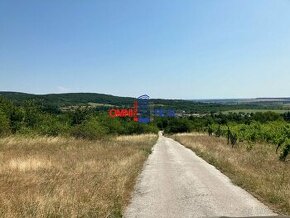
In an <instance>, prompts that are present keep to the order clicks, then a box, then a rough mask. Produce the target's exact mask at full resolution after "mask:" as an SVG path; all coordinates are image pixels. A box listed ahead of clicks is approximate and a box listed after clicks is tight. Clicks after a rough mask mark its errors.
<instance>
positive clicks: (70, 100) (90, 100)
mask: <svg viewBox="0 0 290 218" xmlns="http://www.w3.org/2000/svg"><path fill="white" fill-rule="evenodd" d="M0 96H4V97H5V98H7V99H9V100H11V101H13V102H14V103H15V104H18V105H21V104H23V103H24V102H25V101H27V100H35V101H36V102H40V103H41V104H43V105H46V106H49V107H54V108H59V109H60V108H67V107H73V106H82V105H90V106H94V107H98V108H99V109H100V110H106V109H107V108H109V107H131V106H132V104H133V101H134V98H131V97H119V96H113V95H106V94H98V93H65V94H45V95H36V94H27V93H21V92H0ZM151 103H153V104H154V106H155V107H158V108H160V107H164V108H172V109H175V110H178V111H184V112H185V113H186V112H187V113H208V112H218V111H228V110H237V109H284V107H285V105H281V102H280V103H279V104H277V103H275V102H274V101H273V102H266V103H265V102H263V103H262V102H259V103H256V102H253V103H249V102H248V101H247V103H244V101H242V100H240V101H237V102H235V104H227V103H225V102H224V101H205V100H172V99H151Z"/></svg>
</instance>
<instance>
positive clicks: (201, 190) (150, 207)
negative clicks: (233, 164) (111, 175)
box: [125, 134, 275, 218]
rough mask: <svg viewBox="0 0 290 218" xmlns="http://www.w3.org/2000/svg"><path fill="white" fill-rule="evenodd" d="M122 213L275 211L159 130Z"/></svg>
mask: <svg viewBox="0 0 290 218" xmlns="http://www.w3.org/2000/svg"><path fill="white" fill-rule="evenodd" d="M153 149H154V150H153V152H152V154H151V155H150V156H149V159H148V160H147V162H146V164H145V166H144V170H143V172H142V173H141V175H140V177H139V180H138V182H137V185H136V187H135V193H134V195H133V198H132V202H131V204H130V205H129V206H128V208H127V210H126V212H125V217H127V218H131V217H164V218H165V217H166V218H170V217H219V216H263V215H264V216H265V215H268V216H269V215H275V214H274V213H273V212H272V211H271V210H269V209H268V208H267V207H266V206H265V205H263V204H262V203H260V202H259V201H258V200H257V199H255V198H254V197H252V196H251V195H250V194H249V193H247V192H246V191H244V190H243V189H241V188H239V187H237V186H235V185H233V184H232V183H231V181H230V180H229V179H228V178H227V177H226V176H225V175H223V174H222V173H221V172H220V171H218V170H217V169H216V168H214V167H213V166H212V165H210V164H208V163H207V162H205V161H204V160H203V159H201V158H199V157H198V156H196V155H195V153H193V152H192V151H191V150H189V149H187V148H185V147H184V146H182V145H181V144H179V143H177V142H176V141H174V140H172V139H169V138H166V137H164V136H162V135H161V134H160V137H159V140H158V142H157V144H156V145H155V146H154V148H153Z"/></svg>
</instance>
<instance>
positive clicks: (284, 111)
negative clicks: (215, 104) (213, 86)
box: [223, 109, 290, 114]
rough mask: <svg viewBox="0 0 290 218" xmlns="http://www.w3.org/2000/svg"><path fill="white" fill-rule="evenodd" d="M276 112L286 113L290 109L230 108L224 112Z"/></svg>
mask: <svg viewBox="0 0 290 218" xmlns="http://www.w3.org/2000/svg"><path fill="white" fill-rule="evenodd" d="M269 111H271V112H275V113H279V114H284V113H287V112H290V110H279V109H272V110H271V109H237V110H228V111H224V112H223V113H224V114H229V113H257V112H262V113H264V112H269Z"/></svg>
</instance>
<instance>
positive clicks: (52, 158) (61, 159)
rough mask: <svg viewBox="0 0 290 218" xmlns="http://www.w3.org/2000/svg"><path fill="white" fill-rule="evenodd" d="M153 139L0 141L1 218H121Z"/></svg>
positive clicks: (14, 139) (29, 139)
mask: <svg viewBox="0 0 290 218" xmlns="http://www.w3.org/2000/svg"><path fill="white" fill-rule="evenodd" d="M156 139H157V136H155V135H140V136H122V137H115V138H112V139H109V140H106V141H86V140H75V139H68V138H47V137H35V138H24V137H8V138H2V139H0V217H121V214H122V211H123V209H124V207H125V205H126V204H127V203H128V201H129V197H130V192H131V191H132V189H133V187H134V183H135V179H136V177H137V175H138V174H139V172H140V170H141V168H142V166H143V162H144V161H145V160H146V158H147V156H148V154H149V153H150V150H151V147H152V146H153V144H154V143H155V141H156Z"/></svg>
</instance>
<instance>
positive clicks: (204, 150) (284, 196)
mask: <svg viewBox="0 0 290 218" xmlns="http://www.w3.org/2000/svg"><path fill="white" fill-rule="evenodd" d="M173 138H174V139H175V140H177V141H179V142H180V143H182V144H183V145H185V146H186V147H188V148H190V149H192V150H193V151H194V152H196V154H197V155H199V156H200V157H202V158H203V159H204V160H206V161H207V162H209V163H211V164H212V165H214V166H216V167H217V168H218V169H220V170H221V171H222V172H223V173H224V174H226V175H227V176H229V178H230V179H231V180H232V181H233V182H234V183H235V184H237V185H239V186H240V187H242V188H245V189H246V190H248V191H249V192H251V193H252V194H253V195H254V196H256V197H257V198H258V199H260V200H261V201H262V202H264V203H266V204H268V205H269V206H270V207H271V208H273V209H274V210H275V211H276V212H279V213H280V214H285V215H290V162H289V161H286V162H284V161H279V160H277V156H276V151H275V150H276V148H275V146H273V145H271V144H268V143H262V142H256V143H253V144H252V145H251V147H250V149H249V144H248V143H247V142H240V143H239V144H238V146H235V147H234V148H232V146H231V145H228V143H227V139H226V138H224V137H213V136H212V137H211V136H208V135H207V134H205V133H185V134H176V135H174V136H173Z"/></svg>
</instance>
